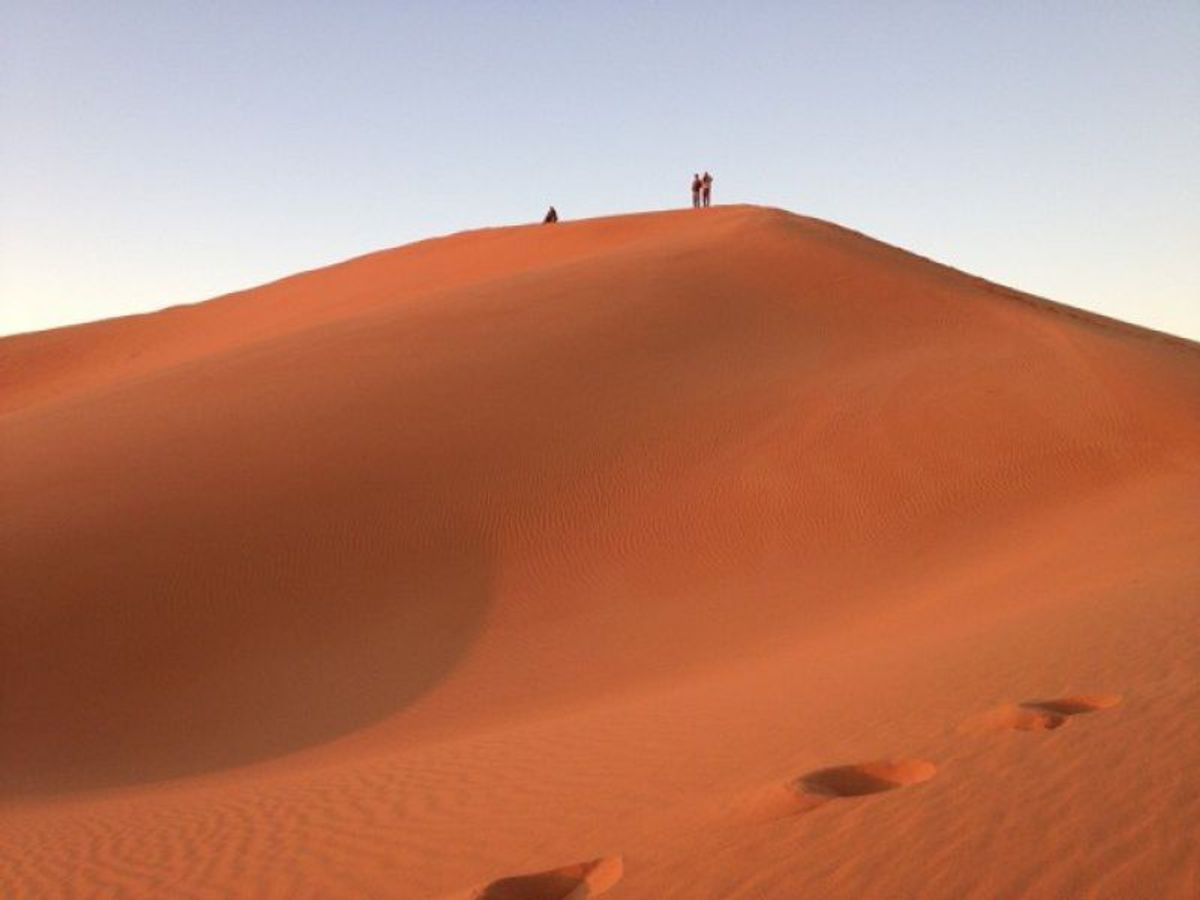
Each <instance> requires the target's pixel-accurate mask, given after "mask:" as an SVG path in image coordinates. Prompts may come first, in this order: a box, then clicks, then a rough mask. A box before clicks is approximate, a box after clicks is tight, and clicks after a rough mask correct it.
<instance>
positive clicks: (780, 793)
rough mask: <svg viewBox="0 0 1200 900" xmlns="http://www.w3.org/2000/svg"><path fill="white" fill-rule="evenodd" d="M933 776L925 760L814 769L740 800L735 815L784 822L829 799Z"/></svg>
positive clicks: (933, 768)
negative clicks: (783, 820) (782, 820)
mask: <svg viewBox="0 0 1200 900" xmlns="http://www.w3.org/2000/svg"><path fill="white" fill-rule="evenodd" d="M935 774H937V766H935V765H934V764H933V763H931V762H928V761H927V760H924V759H882V760H876V761H874V762H865V763H855V764H854V765H848V766H833V767H831V768H828V769H817V770H815V771H812V772H809V773H808V774H806V775H801V776H800V777H799V778H796V779H794V780H793V781H790V782H785V783H784V784H776V785H773V786H771V787H769V788H765V789H763V790H760V791H758V792H757V793H753V794H750V795H748V796H746V797H744V798H742V801H741V802H740V803H739V805H738V809H737V811H736V812H735V813H734V815H735V817H736V818H738V819H741V820H743V821H746V822H771V821H775V820H777V819H786V818H789V817H791V816H795V815H798V814H800V813H805V812H809V811H810V810H814V809H816V808H817V807H818V806H824V805H825V804H826V803H829V802H830V801H831V800H838V799H841V798H845V797H864V796H866V795H868V794H881V793H883V792H884V791H894V790H896V788H902V787H908V786H909V785H911V784H920V783H921V782H922V781H928V780H929V779H930V778H932V777H933V776H934V775H935Z"/></svg>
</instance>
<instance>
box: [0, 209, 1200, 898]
mask: <svg viewBox="0 0 1200 900" xmlns="http://www.w3.org/2000/svg"><path fill="white" fill-rule="evenodd" d="M0 426H2V429H3V430H2V434H0V454H2V457H0V478H2V480H3V481H2V487H0V490H2V496H3V512H2V515H3V522H4V526H3V535H2V541H0V554H2V555H0V571H2V572H3V588H4V590H3V595H4V597H3V600H2V604H3V605H2V607H0V610H2V613H3V615H2V616H0V625H2V627H0V641H2V644H0V690H2V694H0V790H2V791H3V794H4V799H3V807H2V810H3V811H0V895H3V896H5V897H12V898H25V897H28V898H53V897H85V896H86V897H118V896H120V897H155V898H159V897H169V898H173V897H213V898H219V897H234V896H239V897H280V898H298V897H314V898H316V897H320V898H330V897H347V898H360V897H379V898H426V897H429V898H440V897H460V898H488V900H498V898H508V900H514V898H515V900H565V898H567V897H570V898H574V900H579V898H582V897H591V896H598V895H600V894H603V895H604V896H605V897H612V898H614V900H618V898H654V900H664V898H679V900H685V898H686V900H697V898H711V900H719V898H720V900H724V898H746V900H748V898H799V897H814V898H815V897H820V898H865V897H872V898H881V900H884V898H886V900H896V898H907V897H938V898H998V897H1035V898H1067V897H1097V898H1100V897H1103V898H1109V897H1111V898H1132V897H1155V898H1189V900H1190V898H1195V897H1196V896H1198V895H1200V825H1198V823H1200V776H1198V775H1197V772H1198V771H1200V715H1198V714H1197V712H1198V711H1200V649H1198V648H1200V347H1198V346H1197V345H1195V344H1192V343H1189V342H1187V341H1183V340H1181V339H1176V338H1171V337H1168V336H1166V335H1161V334H1157V333H1155V332H1150V331H1146V330H1144V329H1138V328H1135V327H1133V326H1129V325H1125V324H1122V323H1119V322H1114V321H1111V320H1107V319H1104V318H1101V317H1099V316H1094V315H1091V314H1088V313H1084V312H1081V311H1079V310H1076V309H1072V308H1070V307H1067V306H1062V305H1059V304H1054V303H1050V302H1048V301H1045V300H1040V299H1037V298H1033V297H1030V296H1027V295H1024V294H1020V293H1018V292H1015V291H1011V290H1009V289H1006V288H1003V287H999V286H996V285H993V284H989V283H987V282H985V281H982V280H981V279H978V278H974V277H972V276H969V275H966V274H964V273H961V272H958V271H955V270H953V269H949V268H946V267H944V266H941V265H938V264H936V263H933V262H931V261H929V260H925V259H922V258H920V257H916V256H913V255H911V254H909V253H906V252H903V251H901V250H898V249H896V248H893V247H889V246H887V245H885V244H882V243H879V242H877V241H874V240H871V239H869V238H866V237H864V236H862V235H860V234H857V233H855V232H852V231H848V230H845V229H843V228H840V227H837V226H834V225H831V224H828V223H825V222H821V221H818V220H815V219H809V218H804V217H800V216H795V215H792V214H789V213H786V212H783V211H780V210H771V209H761V208H756V207H744V206H743V207H736V206H735V207H721V208H714V209H711V210H704V211H693V210H685V211H679V212H664V213H651V214H642V215H630V216H619V217H613V218H606V219H594V220H589V221H581V222H564V223H560V224H558V225H555V226H525V227H514V228H498V229H492V230H485V231H477V232H470V233H464V234H458V235H454V236H451V237H446V238H439V239H435V240H429V241H424V242H421V243H417V244H412V245H409V246H406V247H400V248H398V249H395V250H389V251H384V252H381V253H375V254H372V255H369V256H365V257H361V258H359V259H354V260H350V261H348V262H344V263H340V264H338V265H334V266H330V267H328V268H325V269H319V270H315V271H312V272H306V273H303V274H300V275H296V276H293V277H291V278H287V279H284V280H281V281H278V282H275V283H272V284H268V285H265V286H262V287H259V288H255V289H253V290H249V291H244V292H241V293H238V294H233V295H229V296H226V297H221V298H218V299H215V300H212V301H209V302H206V303H201V304H197V305H194V306H188V307H177V308H172V309H168V310H164V311H162V312H159V313H154V314H151V315H145V316H135V317H129V318H123V319H114V320H110V321H104V322H97V323H93V324H89V325H82V326H77V327H72V328H65V329H58V330H54V331H48V332H41V333H36V334H29V335H20V336H16V337H10V338H6V339H3V340H0Z"/></svg>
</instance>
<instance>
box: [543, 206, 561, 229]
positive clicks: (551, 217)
mask: <svg viewBox="0 0 1200 900" xmlns="http://www.w3.org/2000/svg"><path fill="white" fill-rule="evenodd" d="M557 221H558V210H557V209H555V208H554V207H553V206H552V207H550V208H549V209H548V210H546V218H544V219H542V224H543V225H553V224H554V223H555V222H557Z"/></svg>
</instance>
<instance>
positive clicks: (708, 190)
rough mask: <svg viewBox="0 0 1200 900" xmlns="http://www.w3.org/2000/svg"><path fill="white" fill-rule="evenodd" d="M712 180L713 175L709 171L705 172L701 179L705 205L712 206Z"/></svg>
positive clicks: (701, 191)
mask: <svg viewBox="0 0 1200 900" xmlns="http://www.w3.org/2000/svg"><path fill="white" fill-rule="evenodd" d="M712 181H713V179H712V176H711V175H709V174H708V173H707V172H705V173H704V177H703V178H701V179H700V193H701V194H702V195H703V197H704V205H705V206H712Z"/></svg>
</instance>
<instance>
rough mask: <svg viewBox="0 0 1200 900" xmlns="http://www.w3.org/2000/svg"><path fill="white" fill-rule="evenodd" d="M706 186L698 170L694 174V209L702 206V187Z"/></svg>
mask: <svg viewBox="0 0 1200 900" xmlns="http://www.w3.org/2000/svg"><path fill="white" fill-rule="evenodd" d="M702 187H704V182H703V181H701V180H700V173H699V172H696V173H695V174H694V175H692V209H699V208H700V189H701V188H702Z"/></svg>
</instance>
